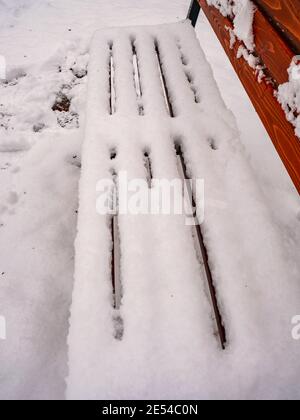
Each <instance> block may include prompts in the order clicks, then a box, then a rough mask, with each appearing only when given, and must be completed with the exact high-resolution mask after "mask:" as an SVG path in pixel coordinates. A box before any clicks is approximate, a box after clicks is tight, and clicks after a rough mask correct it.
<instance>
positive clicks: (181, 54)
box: [177, 41, 200, 104]
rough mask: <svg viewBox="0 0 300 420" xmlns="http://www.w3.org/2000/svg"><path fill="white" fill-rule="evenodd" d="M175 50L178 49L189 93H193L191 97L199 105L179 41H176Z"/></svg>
mask: <svg viewBox="0 0 300 420" xmlns="http://www.w3.org/2000/svg"><path fill="white" fill-rule="evenodd" d="M177 48H178V51H179V55H180V60H181V63H182V66H183V71H184V74H185V76H186V79H187V81H188V84H189V86H190V89H191V91H192V92H193V95H194V100H195V103H196V104H199V103H200V97H199V93H198V90H197V88H196V86H195V85H194V77H193V75H192V74H191V72H190V71H189V70H188V68H187V66H188V63H189V60H188V59H187V57H186V56H185V54H184V53H183V51H182V47H181V44H180V42H179V41H177Z"/></svg>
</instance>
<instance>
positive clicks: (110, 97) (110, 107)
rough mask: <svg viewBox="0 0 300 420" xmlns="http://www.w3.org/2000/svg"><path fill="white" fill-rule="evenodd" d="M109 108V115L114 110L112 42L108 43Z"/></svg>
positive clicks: (114, 91) (114, 90) (113, 112)
mask: <svg viewBox="0 0 300 420" xmlns="http://www.w3.org/2000/svg"><path fill="white" fill-rule="evenodd" d="M109 110H110V115H113V114H115V112H116V89H115V65H114V55H113V43H112V42H111V43H110V44H109Z"/></svg>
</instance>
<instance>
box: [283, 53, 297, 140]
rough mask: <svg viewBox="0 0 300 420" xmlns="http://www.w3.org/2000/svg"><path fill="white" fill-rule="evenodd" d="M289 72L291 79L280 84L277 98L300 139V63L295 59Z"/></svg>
mask: <svg viewBox="0 0 300 420" xmlns="http://www.w3.org/2000/svg"><path fill="white" fill-rule="evenodd" d="M288 73H289V81H288V82H287V83H284V84H283V85H280V86H279V88H278V95H277V98H278V101H279V102H280V103H281V105H282V108H283V109H284V111H285V113H286V116H287V119H288V121H290V122H291V123H292V124H293V125H294V126H295V133H296V135H297V136H298V137H299V139H300V64H298V63H297V62H295V61H294V60H293V62H292V63H291V65H290V68H289V70H288Z"/></svg>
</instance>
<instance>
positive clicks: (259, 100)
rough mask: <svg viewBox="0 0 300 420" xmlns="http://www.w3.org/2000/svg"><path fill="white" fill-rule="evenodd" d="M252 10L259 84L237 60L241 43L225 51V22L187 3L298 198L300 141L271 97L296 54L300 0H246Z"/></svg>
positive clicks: (197, 4)
mask: <svg viewBox="0 0 300 420" xmlns="http://www.w3.org/2000/svg"><path fill="white" fill-rule="evenodd" d="M252 2H253V3H254V4H255V5H256V6H257V10H256V12H255V15H254V22H253V30H254V42H255V51H254V54H255V55H256V56H257V57H258V58H259V59H260V62H261V64H262V65H263V66H264V67H265V73H266V74H267V76H268V77H267V78H266V79H264V80H262V81H261V82H260V83H258V81H257V75H256V72H255V70H253V69H252V68H251V67H250V66H249V65H248V64H247V62H246V61H245V60H244V59H243V58H237V53H238V49H239V48H240V46H241V45H243V43H242V42H240V41H238V42H236V43H235V45H234V47H233V48H232V46H231V39H230V32H229V31H228V28H231V29H232V28H233V22H232V20H231V19H230V18H227V17H224V16H223V15H222V14H221V13H220V11H219V10H218V9H217V8H215V7H214V6H209V5H208V4H207V1H206V0H198V1H197V0H193V1H192V4H191V7H190V12H189V18H190V19H191V21H192V23H193V25H195V24H196V21H197V17H198V14H199V11H200V7H201V8H202V10H203V12H204V13H205V15H206V17H207V18H208V20H209V22H210V24H211V26H212V28H213V29H214V31H215V33H216V35H217V37H218V39H219V41H220V43H221V44H222V46H223V48H224V50H225V52H226V54H227V55H228V57H229V59H230V61H231V63H232V65H233V67H234V69H235V71H236V73H237V75H238V76H239V78H240V80H241V82H242V84H243V86H244V88H245V90H246V92H247V93H248V95H249V97H250V99H251V101H252V103H253V105H254V107H255V109H256V111H257V113H258V115H259V117H260V119H261V121H262V122H263V124H264V126H265V128H266V130H267V132H268V133H269V136H270V138H271V140H272V142H273V144H274V146H275V148H276V150H277V152H278V154H279V156H280V158H281V159H282V161H283V163H284V165H285V167H286V169H287V171H288V173H289V175H290V177H291V179H292V180H293V182H294V184H295V186H296V188H297V190H298V192H299V193H300V139H299V138H298V137H297V136H296V135H295V130H294V127H293V125H292V124H291V123H290V122H289V121H288V120H287V118H286V116H285V113H284V111H283V110H282V107H281V105H280V104H279V102H278V101H277V99H276V97H275V93H276V92H277V89H278V86H279V85H280V84H283V83H285V82H287V81H288V72H287V70H288V68H289V66H290V64H291V62H292V60H293V57H295V56H297V55H299V54H300V0H276V1H274V0H252Z"/></svg>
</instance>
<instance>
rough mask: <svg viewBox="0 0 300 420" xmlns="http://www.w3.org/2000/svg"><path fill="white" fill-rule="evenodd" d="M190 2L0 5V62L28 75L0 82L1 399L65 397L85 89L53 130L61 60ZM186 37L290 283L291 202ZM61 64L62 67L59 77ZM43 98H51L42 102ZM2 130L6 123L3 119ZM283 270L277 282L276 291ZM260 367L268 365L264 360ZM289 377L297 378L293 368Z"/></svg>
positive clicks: (295, 215) (295, 233) (213, 51)
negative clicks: (251, 179)
mask: <svg viewBox="0 0 300 420" xmlns="http://www.w3.org/2000/svg"><path fill="white" fill-rule="evenodd" d="M189 3H190V1H189V0H173V1H172V2H162V1H161V0H85V1H84V2H83V1H82V0H64V1H62V0H48V1H41V0H5V1H4V0H1V1H0V39H1V47H0V54H1V55H3V56H4V57H5V59H6V64H7V67H8V70H9V73H10V74H12V73H11V71H14V69H16V72H15V74H17V69H21V70H22V72H23V73H26V75H27V76H26V77H23V78H22V77H21V78H19V82H18V83H16V84H14V86H9V88H7V85H6V84H2V85H1V83H0V89H1V98H2V99H1V100H0V103H3V107H4V108H5V109H9V110H10V113H13V112H12V111H14V113H15V117H14V120H15V121H14V124H16V125H17V127H18V129H16V130H15V132H16V136H14V135H13V133H12V131H13V130H12V129H13V127H14V124H10V125H9V129H8V130H5V129H4V128H3V129H1V131H0V141H1V142H2V144H4V140H3V138H4V135H5V138H6V139H7V143H6V145H5V146H4V147H2V151H0V209H1V210H0V213H1V214H0V316H5V318H6V325H7V339H6V340H5V341H2V340H0V398H15V399H20V398H21V399H25V398H46V399H49V398H64V396H65V380H64V378H65V377H66V375H67V346H66V337H67V334H68V327H69V326H68V317H69V307H70V303H71V292H72V283H73V281H72V278H73V268H74V251H73V242H74V237H75V232H76V222H77V217H76V211H77V196H78V188H77V183H78V179H79V175H80V169H79V167H80V153H79V152H80V148H81V140H82V137H83V133H82V131H81V128H83V126H84V124H83V121H84V108H85V106H84V105H85V80H86V78H83V79H81V83H82V85H81V88H80V89H77V88H76V89H75V90H72V91H73V92H74V95H72V103H71V106H76V110H75V111H76V113H78V115H79V120H78V121H79V126H80V127H79V129H78V128H72V124H71V125H70V126H68V125H67V126H65V127H62V126H61V125H60V124H59V123H58V121H57V118H55V117H57V116H59V115H61V114H59V113H58V111H52V109H51V108H52V106H53V100H55V98H56V97H57V93H58V92H60V91H61V87H62V85H64V84H68V83H69V82H70V79H71V78H72V75H70V73H69V72H70V69H69V68H68V65H66V63H67V61H69V59H68V60H67V61H66V60H65V57H69V58H71V57H72V56H74V55H75V59H76V61H77V59H79V61H81V59H80V57H84V56H85V54H86V53H87V52H88V49H89V48H88V47H89V45H90V39H91V36H92V35H93V33H94V31H95V30H96V29H99V28H101V27H105V26H124V25H136V24H138V25H144V24H157V23H166V22H175V21H177V20H182V19H184V17H185V16H186V13H187V10H188V6H189ZM196 30H197V35H198V38H199V39H201V46H202V48H203V49H204V51H205V55H206V56H207V58H208V60H209V62H210V63H211V64H212V68H213V72H214V76H215V78H216V80H217V82H218V85H219V87H220V90H221V92H222V96H223V97H224V99H225V101H226V104H227V106H228V107H229V108H230V109H232V110H233V112H234V115H235V117H236V122H237V125H238V128H239V131H240V138H241V141H242V143H243V145H244V152H245V154H246V155H247V159H248V161H249V162H250V164H251V166H252V167H253V169H254V172H255V176H256V182H257V183H258V184H259V185H260V187H261V190H262V194H263V195H264V198H265V202H266V203H267V204H268V207H269V211H270V213H271V214H272V225H273V226H275V227H276V229H279V230H280V235H281V246H282V248H283V249H285V252H288V254H289V257H288V260H289V261H292V263H291V267H296V270H297V273H298V274H297V275H298V278H300V260H299V249H300V205H299V204H300V203H299V197H298V195H297V193H296V191H295V189H294V187H293V185H292V182H291V181H290V179H289V177H288V175H287V173H286V171H285V169H284V167H283V165H282V162H281V160H280V158H279V157H278V155H277V153H276V151H275V149H274V147H273V145H272V143H271V141H270V139H269V137H268V134H267V133H266V131H265V129H264V127H263V125H262V123H261V122H260V120H259V118H258V116H257V115H256V113H255V111H254V110H253V107H252V105H251V103H250V101H249V99H248V97H247V95H246V93H245V91H244V89H243V87H242V86H241V84H240V82H239V80H238V78H237V77H236V74H235V72H234V70H233V69H232V67H231V64H230V62H229V60H228V58H227V57H226V55H225V53H224V51H223V49H222V47H221V45H220V43H219V41H218V40H217V38H216V36H215V34H214V32H213V30H212V29H211V27H210V25H209V24H208V22H207V20H206V18H205V17H204V15H203V14H202V13H201V14H200V16H199V21H198V24H197V27H196ZM72 46H75V49H74V47H72ZM51 61H52V63H55V65H53V64H51ZM71 61H72V60H71ZM60 66H61V67H62V68H63V69H64V70H63V71H62V73H59V67H60ZM72 66H73V64H72ZM82 70H83V68H82ZM58 73H59V74H58ZM46 74H47V77H46ZM58 76H59V78H58ZM70 76H71V77H70ZM33 77H34V79H35V81H36V82H35V83H34V84H31V85H30V86H31V88H32V93H34V91H35V89H37V90H41V89H42V87H43V85H44V86H45V92H44V93H43V95H45V97H46V101H47V102H48V104H49V107H48V108H47V107H46V106H45V105H44V99H41V100H37V101H36V102H35V101H32V100H30V101H28V100H25V99H26V97H27V95H28V92H29V91H30V89H29V87H28V80H30V79H32V78H33ZM87 77H88V76H87ZM10 79H11V77H10ZM76 79H77V78H76ZM54 80H56V81H57V83H56V82H55V83H54ZM71 80H72V79H71ZM39 81H41V83H39ZM77 81H78V80H77ZM10 83H11V82H10ZM49 86H51V89H50V90H49ZM23 87H24V93H25V94H24V96H23V95H22V91H23ZM25 87H26V89H25ZM52 89H53V90H52ZM51 90H52V91H51ZM9 92H10V94H9ZM15 92H18V93H15ZM14 95H16V98H17V100H16V101H13V96H14ZM48 96H51V98H53V99H51V101H49V97H48ZM21 103H22V104H23V106H21ZM17 104H19V106H18V107H17ZM76 104H77V105H76ZM26 108H31V109H32V112H33V114H35V112H36V109H38V108H40V109H42V110H44V111H43V118H41V120H42V121H41V122H44V123H45V121H48V124H47V127H45V128H44V129H42V130H41V131H33V125H34V124H39V123H40V119H39V118H37V119H36V118H35V119H34V123H33V124H32V122H31V123H30V121H27V117H26V112H25V109H26ZM25 117H26V118H25ZM1 118H2V117H1V115H0V119H1ZM24 118H25V119H24ZM3 120H4V121H5V124H7V119H6V117H5V116H4V117H3ZM1 124H2V121H1ZM76 126H77V124H76ZM10 132H11V135H10V134H8V133H10ZM4 150H5V151H4ZM25 193H26V194H25ZM229 220H231V217H229ZM270 220H271V219H270ZM261 254H262V255H264V251H261ZM266 255H267V254H266ZM243 265H245V263H243ZM292 270H293V268H291V269H290V270H289V271H288V272H287V273H286V275H285V280H286V284H287V287H289V286H288V284H289V279H290V276H291V272H292ZM200 280H201V279H200ZM298 301H300V299H298ZM297 313H298V314H299V313H300V307H298V310H297ZM274 323H275V321H274ZM296 345H297V343H296ZM298 349H299V342H298ZM270 354H272V352H270ZM83 357H84V356H83ZM265 360H266V363H268V356H266V358H265ZM274 369H276V370H278V369H280V366H279V367H275V368H274ZM295 371H298V372H299V362H298V364H296V365H295ZM298 377H299V375H298ZM282 383H284V386H285V388H286V387H287V389H286V392H287V393H288V394H289V396H291V397H292V396H293V395H294V392H293V390H294V387H293V384H292V383H291V382H287V381H286V380H285V381H281V382H280V383H278V384H277V383H275V385H276V386H277V385H278V387H279V386H281V384H282ZM225 387H226V385H225ZM290 389H291V390H292V391H291V392H290V393H289V391H288V390H290Z"/></svg>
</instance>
